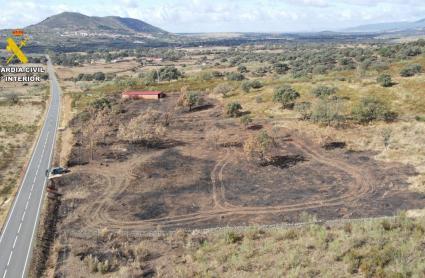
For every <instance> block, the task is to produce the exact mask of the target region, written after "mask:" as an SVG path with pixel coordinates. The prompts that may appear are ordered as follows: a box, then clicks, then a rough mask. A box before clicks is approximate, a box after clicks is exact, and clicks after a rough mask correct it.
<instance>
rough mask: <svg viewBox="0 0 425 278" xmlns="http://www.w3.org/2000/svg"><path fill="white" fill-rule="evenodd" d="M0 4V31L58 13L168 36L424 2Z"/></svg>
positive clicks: (290, 25) (320, 20)
mask: <svg viewBox="0 0 425 278" xmlns="http://www.w3.org/2000/svg"><path fill="white" fill-rule="evenodd" d="M2 2H4V3H2ZM0 5H1V6H2V10H1V11H0V28H15V27H23V26H26V25H29V24H34V23H37V22H39V21H41V20H43V19H44V18H46V17H47V16H50V15H53V14H57V13H59V12H63V11H76V12H81V13H84V14H87V15H96V16H106V15H118V16H125V17H133V18H137V19H141V20H144V21H146V22H148V23H151V24H153V25H157V26H158V27H161V28H163V29H166V30H169V31H173V32H186V31H189V32H201V31H219V32H221V31H300V30H312V31H318V30H324V29H335V28H344V27H348V26H353V25H359V24H364V23H372V22H385V21H399V20H415V19H419V18H421V17H425V3H420V2H418V1H413V0H375V1H374V0H227V1H226V0H214V1H211V0H143V1H138V0H103V1H84V0H73V1H66V2H65V1H64V2H62V3H60V1H55V0H44V1H41V0H39V1H35V0H26V1H7V2H6V1H5V0H0ZM17 11H23V12H17ZM25 11H30V12H25Z"/></svg>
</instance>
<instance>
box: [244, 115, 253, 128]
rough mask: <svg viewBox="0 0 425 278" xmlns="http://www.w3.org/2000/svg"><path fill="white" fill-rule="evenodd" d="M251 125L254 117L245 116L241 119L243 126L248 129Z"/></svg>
mask: <svg viewBox="0 0 425 278" xmlns="http://www.w3.org/2000/svg"><path fill="white" fill-rule="evenodd" d="M251 123H252V117H251V116H250V115H244V116H242V117H241V124H243V125H244V126H245V127H247V126H248V125H250V124H251Z"/></svg>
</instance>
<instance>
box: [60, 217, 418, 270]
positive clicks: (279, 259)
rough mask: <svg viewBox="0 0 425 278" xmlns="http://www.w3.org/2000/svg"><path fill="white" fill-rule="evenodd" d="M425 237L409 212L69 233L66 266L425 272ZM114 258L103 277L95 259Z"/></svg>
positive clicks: (146, 268) (102, 260)
mask: <svg viewBox="0 0 425 278" xmlns="http://www.w3.org/2000/svg"><path fill="white" fill-rule="evenodd" d="M366 231H367V233H366ZM424 235H425V221H424V219H423V218H417V219H410V218H407V217H406V216H405V215H404V214H401V215H400V216H399V217H397V218H396V219H394V220H375V221H368V222H364V223H345V224H344V223H342V224H338V225H335V226H323V225H316V224H312V225H309V226H304V227H300V228H276V229H268V230H262V229H261V228H256V227H252V228H250V229H248V230H244V231H234V230H223V231H221V232H209V233H201V232H193V233H186V232H183V231H177V232H175V233H173V234H171V235H169V236H166V237H160V236H159V237H158V236H155V237H147V238H144V239H137V238H133V237H126V236H125V233H121V232H118V233H116V234H114V233H109V234H108V236H100V238H99V239H98V240H97V241H93V240H89V239H87V240H78V241H76V240H75V239H73V238H72V237H69V238H66V239H65V238H61V239H60V240H61V241H63V242H66V243H68V244H69V245H68V246H70V247H71V250H70V252H69V257H68V259H67V260H66V261H65V262H64V265H62V266H61V267H60V269H59V271H60V272H61V273H63V274H65V275H67V276H68V275H71V276H72V277H77V276H78V273H81V272H82V271H85V272H86V273H91V274H90V275H91V277H133V276H132V275H136V276H137V275H141V276H143V275H148V273H150V274H153V275H154V277H423V275H424V274H425V263H424V261H423V257H424V256H425V253H424V249H423V248H419V249H418V248H417V247H418V246H420V245H421V244H423V243H422V239H423V236H424ZM93 250H96V252H94V251H93ZM114 254H115V255H114ZM107 258H108V263H109V264H110V268H109V271H107V272H105V273H104V274H103V275H101V274H100V273H99V270H98V269H94V268H93V263H90V262H89V260H95V261H96V262H103V263H104V262H105V260H106V259H107ZM95 266H96V265H95ZM90 268H91V269H90ZM76 275H77V276H76Z"/></svg>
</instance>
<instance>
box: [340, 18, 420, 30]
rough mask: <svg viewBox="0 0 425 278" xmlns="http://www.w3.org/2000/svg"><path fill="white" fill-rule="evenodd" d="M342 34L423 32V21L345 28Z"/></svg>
mask: <svg viewBox="0 0 425 278" xmlns="http://www.w3.org/2000/svg"><path fill="white" fill-rule="evenodd" d="M342 31H344V32H362V33H384V32H385V33H388V32H403V31H406V32H411V31H425V19H421V20H418V21H412V22H409V21H401V22H388V23H377V24H368V25H360V26H357V27H352V28H347V29H344V30H342Z"/></svg>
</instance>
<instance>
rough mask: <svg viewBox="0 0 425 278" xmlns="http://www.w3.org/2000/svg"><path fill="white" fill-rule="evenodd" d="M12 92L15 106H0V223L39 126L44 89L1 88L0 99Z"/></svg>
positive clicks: (34, 86)
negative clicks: (15, 95) (15, 97)
mask: <svg viewBox="0 0 425 278" xmlns="http://www.w3.org/2000/svg"><path fill="white" fill-rule="evenodd" d="M10 92H14V93H16V94H17V95H18V96H19V103H18V104H15V105H10V104H8V103H5V102H4V101H3V102H2V104H1V105H0V223H1V224H2V223H3V221H4V218H5V217H6V215H7V212H8V209H9V207H10V205H11V203H12V196H13V194H14V193H15V191H16V189H17V186H18V183H19V182H20V179H21V177H22V169H23V167H24V165H25V163H26V161H27V160H28V159H29V154H30V152H31V147H32V145H33V143H34V140H35V138H36V136H35V135H36V134H37V130H38V129H39V127H40V126H41V123H42V116H43V111H44V109H45V99H46V93H47V88H46V87H45V86H44V85H43V84H31V85H30V86H28V87H24V86H23V85H22V84H21V85H17V84H13V83H11V84H5V85H4V86H3V85H2V89H1V92H0V98H2V97H3V96H4V95H5V94H7V93H10Z"/></svg>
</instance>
